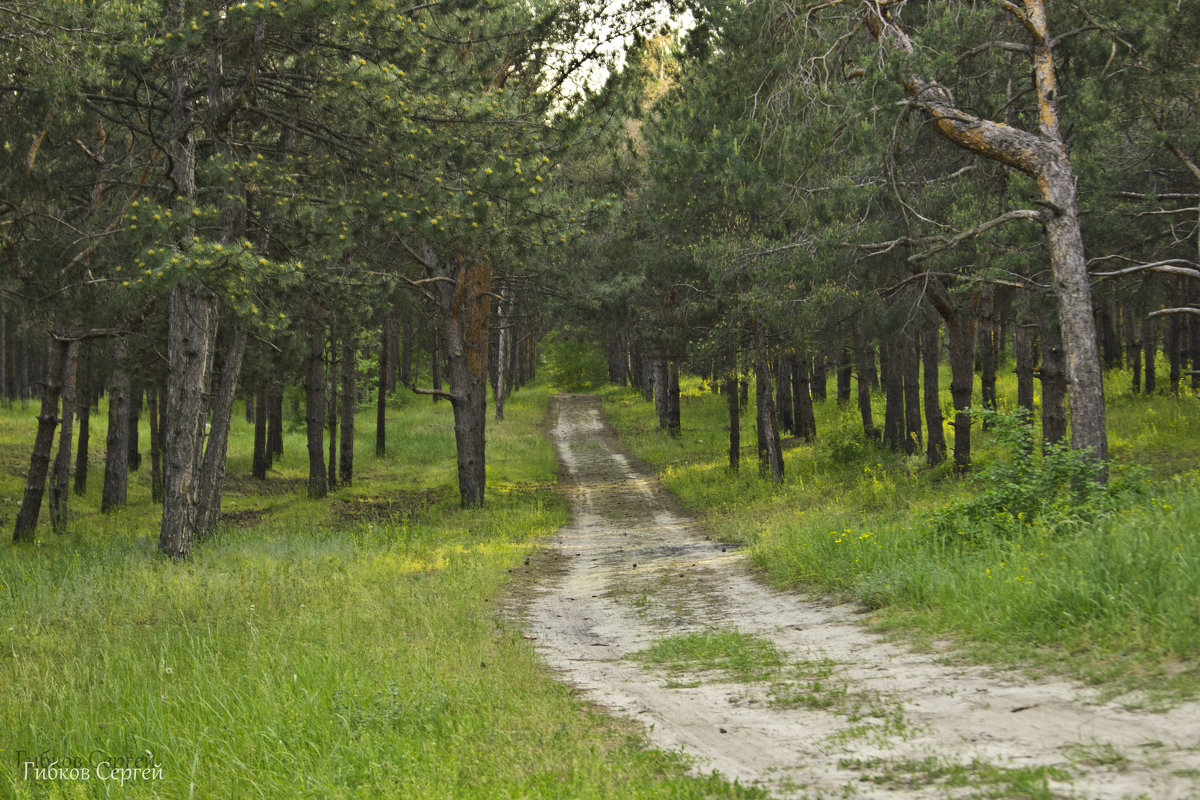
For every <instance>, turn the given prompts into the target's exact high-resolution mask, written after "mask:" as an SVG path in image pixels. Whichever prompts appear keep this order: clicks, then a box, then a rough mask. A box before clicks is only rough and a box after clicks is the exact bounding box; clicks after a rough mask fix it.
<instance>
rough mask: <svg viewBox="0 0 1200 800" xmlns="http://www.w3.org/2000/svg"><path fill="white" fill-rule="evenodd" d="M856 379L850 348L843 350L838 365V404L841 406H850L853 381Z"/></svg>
mask: <svg viewBox="0 0 1200 800" xmlns="http://www.w3.org/2000/svg"><path fill="white" fill-rule="evenodd" d="M853 377H854V364H853V359H852V358H851V356H850V349H849V347H846V348H843V349H842V353H841V357H840V358H839V359H838V365H837V403H838V405H839V406H845V405H849V404H850V390H851V380H852V379H853Z"/></svg>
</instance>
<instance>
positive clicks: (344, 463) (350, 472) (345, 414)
mask: <svg viewBox="0 0 1200 800" xmlns="http://www.w3.org/2000/svg"><path fill="white" fill-rule="evenodd" d="M357 405H358V348H357V347H356V346H355V342H354V337H353V336H344V337H343V338H342V445H341V460H340V461H339V462H338V477H339V478H341V480H342V485H343V486H349V485H350V483H351V482H352V481H353V479H354V414H355V412H356V411H357Z"/></svg>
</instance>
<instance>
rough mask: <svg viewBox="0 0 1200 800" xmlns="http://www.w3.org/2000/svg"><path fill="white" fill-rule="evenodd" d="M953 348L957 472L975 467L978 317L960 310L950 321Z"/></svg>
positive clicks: (950, 343) (964, 309) (951, 369)
mask: <svg viewBox="0 0 1200 800" xmlns="http://www.w3.org/2000/svg"><path fill="white" fill-rule="evenodd" d="M946 334H947V337H946V338H947V340H948V342H949V348H950V397H951V400H952V401H953V403H954V471H955V472H959V473H963V472H966V471H967V470H969V469H970V468H971V416H970V414H968V413H967V411H968V409H970V407H971V395H972V393H973V391H974V388H975V387H974V383H975V315H974V314H973V313H972V311H971V309H970V308H965V307H959V308H958V309H956V311H955V313H954V314H953V315H952V316H951V319H949V320H946Z"/></svg>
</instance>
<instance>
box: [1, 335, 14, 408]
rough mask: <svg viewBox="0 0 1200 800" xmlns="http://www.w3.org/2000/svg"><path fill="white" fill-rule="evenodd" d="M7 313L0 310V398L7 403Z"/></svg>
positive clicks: (9, 388)
mask: <svg viewBox="0 0 1200 800" xmlns="http://www.w3.org/2000/svg"><path fill="white" fill-rule="evenodd" d="M9 361H10V358H9V352H8V314H6V313H4V312H0V400H3V401H4V403H5V404H6V405H7V404H8V401H9V400H10V399H11V397H12V395H11V394H10V391H11V389H12V384H11V383H10V382H9V378H8V364H9Z"/></svg>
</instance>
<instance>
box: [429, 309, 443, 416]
mask: <svg viewBox="0 0 1200 800" xmlns="http://www.w3.org/2000/svg"><path fill="white" fill-rule="evenodd" d="M440 339H441V336H440V334H439V333H438V329H437V325H436V324H435V325H434V327H433V343H432V344H430V346H429V369H430V381H431V382H432V383H433V390H434V391H435V392H440V391H441V390H442V353H441V349H442V348H441V342H440V341H439V340H440ZM441 399H442V398H441V395H438V394H435V395H434V396H433V402H435V403H436V402H437V401H438V400H441Z"/></svg>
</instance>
